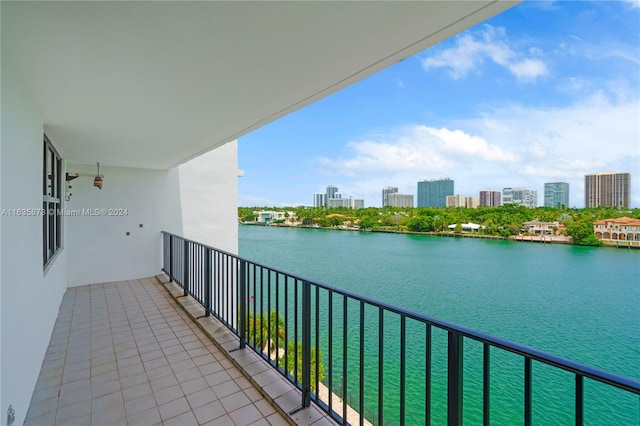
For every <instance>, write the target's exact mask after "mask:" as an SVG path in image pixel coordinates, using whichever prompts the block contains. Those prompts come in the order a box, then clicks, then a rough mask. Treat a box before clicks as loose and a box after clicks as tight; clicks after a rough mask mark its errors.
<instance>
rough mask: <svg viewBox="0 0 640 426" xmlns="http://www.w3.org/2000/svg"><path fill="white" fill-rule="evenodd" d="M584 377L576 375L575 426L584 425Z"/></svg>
mask: <svg viewBox="0 0 640 426" xmlns="http://www.w3.org/2000/svg"><path fill="white" fill-rule="evenodd" d="M583 379H584V377H583V376H582V375H580V374H576V426H582V424H583V423H584V380H583Z"/></svg>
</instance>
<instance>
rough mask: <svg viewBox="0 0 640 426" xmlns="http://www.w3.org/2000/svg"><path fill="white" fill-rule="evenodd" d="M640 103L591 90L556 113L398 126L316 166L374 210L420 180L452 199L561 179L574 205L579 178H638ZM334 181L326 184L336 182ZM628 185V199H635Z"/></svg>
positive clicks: (510, 112) (509, 112) (579, 200)
mask: <svg viewBox="0 0 640 426" xmlns="http://www.w3.org/2000/svg"><path fill="white" fill-rule="evenodd" d="M639 115H640V103H639V102H638V100H637V99H634V100H629V99H624V101H621V100H620V98H618V97H616V96H611V95H610V96H606V95H604V94H603V93H600V92H596V93H593V94H592V95H591V96H589V97H587V98H584V99H581V100H580V101H579V102H576V103H575V104H572V105H568V106H565V107H556V108H532V107H526V106H520V105H510V106H508V107H504V108H500V109H494V110H491V111H486V112H484V113H483V114H482V115H480V116H478V117H476V118H473V119H467V120H459V121H455V122H451V123H449V125H447V127H442V128H434V127H430V126H427V125H423V124H415V125H411V126H406V127H403V128H400V129H396V130H395V131H391V132H389V133H388V134H387V135H385V136H379V137H377V138H376V139H375V140H364V141H359V142H349V143H348V144H347V150H348V153H349V155H347V156H345V157H343V158H338V159H329V158H321V159H319V160H318V163H319V164H320V165H321V166H322V167H323V168H324V169H325V171H326V172H327V174H328V175H329V176H334V177H338V176H341V177H342V178H341V179H342V183H341V185H342V186H341V187H340V189H341V190H344V191H345V192H350V193H353V195H355V196H357V197H364V198H365V200H372V201H371V202H369V201H367V205H376V202H378V203H379V201H377V200H378V199H379V198H380V196H379V192H380V190H381V188H382V187H384V186H387V185H394V186H399V187H400V188H405V189H401V191H407V192H408V193H413V194H415V191H416V190H415V188H416V183H417V181H419V180H422V179H431V178H437V177H443V176H448V177H450V178H452V179H454V181H455V188H456V193H461V194H464V195H477V192H478V191H480V190H481V189H487V188H491V189H498V190H500V189H502V188H503V187H508V186H521V185H522V186H527V187H530V188H531V189H537V190H538V193H539V196H540V203H542V198H541V197H542V194H543V184H544V182H549V181H558V180H560V181H566V182H569V183H570V185H571V205H573V206H582V205H583V203H584V202H583V194H582V192H581V191H582V190H583V189H581V188H582V184H583V183H582V182H583V177H584V175H585V174H587V173H593V172H597V171H605V170H618V171H620V172H630V173H632V179H634V182H635V180H636V179H637V178H638V177H637V176H636V175H637V174H638V172H637V171H638V170H640V123H639V121H638V116H639ZM338 180H339V179H334V181H338ZM639 186H640V185H632V191H633V193H632V197H633V198H634V199H637V198H638V197H639V196H640V190H639V189H638V187H639Z"/></svg>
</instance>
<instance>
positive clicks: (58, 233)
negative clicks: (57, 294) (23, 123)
mask: <svg viewBox="0 0 640 426" xmlns="http://www.w3.org/2000/svg"><path fill="white" fill-rule="evenodd" d="M62 174H63V170H62V157H60V154H58V151H57V150H56V148H55V147H54V146H53V144H52V143H51V141H50V140H49V138H48V137H47V135H46V134H45V135H44V144H43V159H42V263H43V270H44V271H45V272H46V270H47V268H48V267H49V266H50V265H51V264H52V263H53V260H54V259H55V258H56V256H57V255H58V253H60V251H61V250H62V247H63V244H62V242H63V241H62V219H63V215H62V190H63V186H62Z"/></svg>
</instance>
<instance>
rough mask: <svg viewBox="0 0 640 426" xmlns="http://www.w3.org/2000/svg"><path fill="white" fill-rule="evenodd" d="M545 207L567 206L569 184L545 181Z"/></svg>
mask: <svg viewBox="0 0 640 426" xmlns="http://www.w3.org/2000/svg"><path fill="white" fill-rule="evenodd" d="M544 206H545V207H569V184H568V183H566V182H547V183H545V184H544Z"/></svg>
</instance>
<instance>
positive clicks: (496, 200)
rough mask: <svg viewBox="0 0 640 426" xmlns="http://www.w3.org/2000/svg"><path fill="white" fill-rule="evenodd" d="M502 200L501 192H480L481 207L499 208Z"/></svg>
mask: <svg viewBox="0 0 640 426" xmlns="http://www.w3.org/2000/svg"><path fill="white" fill-rule="evenodd" d="M500 199H501V193H500V191H492V190H485V191H480V206H481V207H498V206H500Z"/></svg>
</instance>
